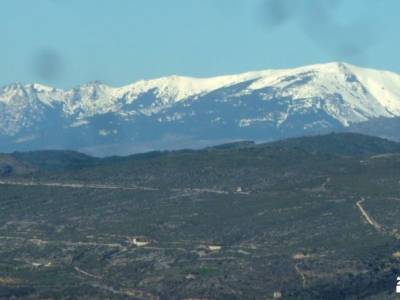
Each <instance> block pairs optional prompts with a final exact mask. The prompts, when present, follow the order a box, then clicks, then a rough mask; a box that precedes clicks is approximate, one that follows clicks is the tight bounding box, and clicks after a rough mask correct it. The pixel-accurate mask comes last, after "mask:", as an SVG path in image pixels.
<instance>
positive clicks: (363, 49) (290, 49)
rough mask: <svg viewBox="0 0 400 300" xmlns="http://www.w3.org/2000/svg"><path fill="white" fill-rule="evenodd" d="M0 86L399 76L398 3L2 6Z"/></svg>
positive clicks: (9, 2) (199, 0)
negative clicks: (331, 67) (333, 64)
mask: <svg viewBox="0 0 400 300" xmlns="http://www.w3.org/2000/svg"><path fill="white" fill-rule="evenodd" d="M0 4H1V5H0V36H1V45H0V70H1V71H0V85H5V84H8V83H11V82H15V81H17V82H22V83H31V82H40V83H44V84H49V85H53V86H57V87H73V86H76V85H78V84H82V83H86V82H88V81H93V80H101V81H104V82H105V83H108V84H111V85H114V86H120V85H124V84H128V83H131V82H134V81H136V80H139V79H149V78H155V77H160V76H166V75H172V74H179V75H187V76H200V77H205V76H214V75H222V74H230V73H238V72H244V71H250V70H260V69H269V68H289V67H294V66H300V65H305V64H314V63H322V62H330V61H346V62H349V63H353V64H356V65H360V66H366V67H373V68H379V69H387V70H392V71H395V72H399V73H400V58H399V53H400V38H399V29H400V17H399V16H400V15H399V14H400V13H399V12H400V1H399V0H342V1H340V0H1V3H0Z"/></svg>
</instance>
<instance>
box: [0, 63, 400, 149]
mask: <svg viewBox="0 0 400 300" xmlns="http://www.w3.org/2000/svg"><path fill="white" fill-rule="evenodd" d="M399 116H400V75H399V74H395V73H391V72H386V71H378V70H371V69H363V68H359V67H356V66H352V65H349V64H345V63H329V64H321V65H312V66H306V67H301V68H296V69H288V70H267V71H259V72H249V73H244V74H239V75H232V76H222V77H215V78H208V79H197V78H189V77H179V76H171V77H164V78H160V79H155V80H149V81H139V82H136V83H133V84H131V85H128V86H124V87H120V88H113V87H110V86H108V85H105V84H103V83H100V82H91V83H88V84H85V85H82V86H79V87H76V88H74V89H70V90H61V89H56V88H52V87H47V86H43V85H40V84H30V85H21V84H11V85H8V86H5V87H3V88H1V89H0V151H14V150H35V149H74V150H80V151H83V152H86V153H91V154H96V155H107V154H127V153H133V152H142V151H146V150H152V149H171V148H184V147H203V146H206V145H212V144H218V143H221V142H226V141H234V140H242V139H246V140H249V139H251V140H257V141H269V140H276V139H280V138H286V137H294V136H302V135H308V134H315V133H325V132H330V131H342V130H346V129H348V128H353V126H354V125H355V124H362V123H365V122H370V121H373V120H375V119H377V118H380V119H385V120H386V119H391V118H393V117H399ZM365 127H366V126H362V128H365ZM363 132H364V133H368V132H365V130H363Z"/></svg>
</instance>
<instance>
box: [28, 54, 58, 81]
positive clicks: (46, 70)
mask: <svg viewBox="0 0 400 300" xmlns="http://www.w3.org/2000/svg"><path fill="white" fill-rule="evenodd" d="M32 70H33V73H34V74H35V75H36V76H38V77H40V79H42V80H48V81H53V80H58V79H60V78H61V77H62V75H63V73H64V63H63V59H62V57H61V55H60V54H59V53H58V52H57V51H55V50H51V49H45V50H41V51H39V52H37V53H36V54H35V55H34V57H33V59H32Z"/></svg>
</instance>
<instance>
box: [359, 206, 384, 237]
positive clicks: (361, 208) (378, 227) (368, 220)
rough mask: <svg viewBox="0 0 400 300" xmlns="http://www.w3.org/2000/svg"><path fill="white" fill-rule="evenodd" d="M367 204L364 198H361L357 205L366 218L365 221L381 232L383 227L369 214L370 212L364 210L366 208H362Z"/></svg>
mask: <svg viewBox="0 0 400 300" xmlns="http://www.w3.org/2000/svg"><path fill="white" fill-rule="evenodd" d="M364 202H365V199H364V198H361V200H359V201H358V202H357V203H356V205H357V207H358V209H359V210H360V212H361V214H362V216H363V217H364V219H365V220H366V221H367V222H368V224H370V225H371V226H373V227H374V228H375V229H376V230H378V231H381V230H382V225H381V224H379V223H378V222H376V221H375V220H374V219H373V218H372V217H371V216H370V215H369V214H368V212H367V211H366V210H365V209H364V207H363V206H362V204H363V203H364Z"/></svg>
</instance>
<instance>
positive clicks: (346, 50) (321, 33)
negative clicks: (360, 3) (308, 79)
mask: <svg viewBox="0 0 400 300" xmlns="http://www.w3.org/2000/svg"><path fill="white" fill-rule="evenodd" d="M341 2H342V1H341V0H296V1H293V0H264V1H263V2H262V7H261V9H260V11H259V12H261V17H262V22H263V24H264V25H265V26H266V27H267V29H268V30H276V29H278V28H279V27H281V26H283V25H285V24H287V23H289V22H292V21H293V22H296V24H298V25H299V28H300V29H301V30H302V31H303V32H304V34H305V35H306V36H307V37H308V38H309V39H310V40H312V41H313V42H314V43H315V44H316V45H317V46H318V47H320V48H321V49H322V50H324V51H326V52H327V53H329V54H330V55H332V56H333V57H334V58H335V59H336V58H357V59H360V60H362V59H363V58H364V54H365V52H366V51H367V50H368V49H369V48H370V46H372V45H373V44H374V43H375V42H376V39H377V35H376V29H375V27H374V25H373V24H376V23H374V22H371V20H369V19H368V18H367V17H364V18H363V17H361V18H358V19H355V20H353V21H352V22H350V23H343V22H341V21H340V19H337V18H336V16H335V15H334V14H335V12H336V10H337V9H338V7H339V5H340V4H341Z"/></svg>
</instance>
